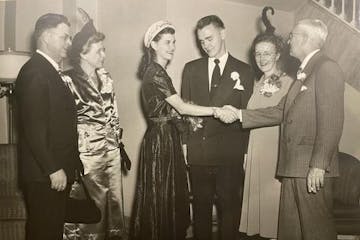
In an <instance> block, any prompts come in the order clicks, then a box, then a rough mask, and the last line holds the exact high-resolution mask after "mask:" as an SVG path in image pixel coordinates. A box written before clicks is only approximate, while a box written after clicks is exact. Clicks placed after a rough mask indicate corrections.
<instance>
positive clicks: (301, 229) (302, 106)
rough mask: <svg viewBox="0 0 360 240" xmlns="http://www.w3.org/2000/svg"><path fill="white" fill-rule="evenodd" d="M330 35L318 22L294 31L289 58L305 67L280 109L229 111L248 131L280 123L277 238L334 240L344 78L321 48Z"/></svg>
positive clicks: (306, 23) (308, 21)
mask: <svg viewBox="0 0 360 240" xmlns="http://www.w3.org/2000/svg"><path fill="white" fill-rule="evenodd" d="M327 34H328V31H327V27H326V25H325V24H324V23H323V22H322V21H320V20H313V19H305V20H302V21H300V22H298V24H297V25H296V26H295V27H294V29H293V30H292V32H291V33H290V37H289V44H290V54H291V55H292V56H294V57H296V58H298V59H299V60H300V61H302V63H301V65H300V68H299V71H298V74H297V81H295V82H294V84H293V85H292V87H291V88H290V90H289V92H288V94H287V96H285V97H284V98H283V99H282V100H281V101H280V103H279V104H278V105H277V106H275V107H269V108H263V109H256V110H235V109H234V108H233V107H229V108H231V109H233V110H234V111H236V112H237V113H238V118H239V119H240V120H241V121H242V122H243V126H244V127H247V128H250V127H251V128H253V127H260V126H268V125H275V124H279V123H281V138H280V158H279V163H278V169H277V175H278V176H280V177H282V186H281V202H280V213H279V231H278V239H279V240H287V239H294V240H312V239H318V240H336V231H335V226H334V222H333V218H332V199H333V197H332V182H333V179H334V177H337V176H338V174H339V170H338V154H337V153H338V144H339V141H340V137H341V134H342V128H343V121H344V77H343V74H342V71H341V69H340V67H339V65H338V64H337V63H336V62H335V61H333V60H331V59H330V58H328V57H327V56H326V55H325V54H324V53H323V51H322V50H321V49H322V47H323V45H324V43H325V40H326V37H327ZM220 118H222V117H221V116H220ZM225 122H228V121H226V120H225Z"/></svg>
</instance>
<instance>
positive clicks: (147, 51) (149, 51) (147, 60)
mask: <svg viewBox="0 0 360 240" xmlns="http://www.w3.org/2000/svg"><path fill="white" fill-rule="evenodd" d="M167 33H170V34H175V30H174V29H173V28H169V27H167V28H164V29H163V30H161V31H160V32H159V33H158V34H156V36H155V37H154V39H153V40H152V41H155V42H158V41H159V40H160V39H161V36H162V35H163V34H167ZM155 56H156V53H155V50H154V49H153V48H152V47H151V44H150V46H149V47H144V54H143V56H142V58H141V61H140V65H139V69H138V76H139V78H140V79H141V80H142V79H143V77H144V75H145V72H146V70H147V68H148V67H149V65H150V64H151V63H152V62H153V61H154V59H155Z"/></svg>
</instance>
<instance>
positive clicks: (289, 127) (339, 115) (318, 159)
mask: <svg viewBox="0 0 360 240" xmlns="http://www.w3.org/2000/svg"><path fill="white" fill-rule="evenodd" d="M304 72H305V74H306V76H307V77H306V78H305V80H304V81H300V80H297V81H295V82H294V84H293V85H292V87H291V88H290V90H289V92H288V94H287V96H285V97H284V98H283V99H282V100H281V101H280V103H279V105H277V106H275V107H270V108H264V109H257V110H243V111H242V114H243V126H244V127H247V128H250V127H258V126H265V125H272V124H278V123H280V122H281V137H280V158H279V163H278V169H277V174H278V175H279V176H285V177H306V176H307V173H308V171H309V168H310V167H316V168H321V169H325V170H326V174H325V176H327V177H333V176H337V175H338V158H337V152H338V144H339V141H340V137H341V134H342V128H343V121H344V77H343V74H342V71H341V69H340V67H339V66H338V64H337V63H336V62H334V61H333V60H331V59H329V58H328V57H327V56H325V55H323V54H322V53H321V52H318V53H316V54H315V55H314V56H313V57H312V58H311V59H310V61H309V62H308V64H307V65H306V66H305V69H304Z"/></svg>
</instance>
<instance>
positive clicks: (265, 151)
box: [239, 33, 293, 238]
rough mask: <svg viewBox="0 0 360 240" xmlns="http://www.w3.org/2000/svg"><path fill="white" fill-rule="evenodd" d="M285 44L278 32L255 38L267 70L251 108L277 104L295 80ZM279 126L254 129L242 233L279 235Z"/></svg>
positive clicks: (255, 49)
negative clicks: (285, 65)
mask: <svg viewBox="0 0 360 240" xmlns="http://www.w3.org/2000/svg"><path fill="white" fill-rule="evenodd" d="M283 50H284V44H283V42H282V40H281V39H280V38H279V37H277V36H275V35H274V34H266V33H265V34H260V35H258V36H257V37H256V38H255V40H254V41H253V54H254V57H255V61H256V64H257V67H258V68H259V69H260V70H261V71H262V72H263V75H262V76H261V78H260V79H259V80H258V81H256V82H255V84H254V91H253V95H252V96H251V98H250V100H249V103H248V109H256V108H263V107H269V106H274V105H277V104H278V102H279V101H280V99H281V98H282V97H283V96H284V95H285V94H286V93H287V92H288V89H289V87H290V85H291V84H292V82H293V80H292V78H290V77H289V76H288V75H287V74H286V73H285V72H284V71H283V69H282V64H281V61H280V59H281V55H282V54H283V52H284V51H283ZM278 142H279V127H278V126H271V127H263V128H257V129H252V130H251V132H250V138H249V146H248V152H247V159H246V163H245V183H244V197H243V206H242V212H241V223H240V228H239V230H240V232H245V233H247V235H255V234H259V235H260V236H262V237H265V238H276V236H277V223H278V211H279V203H280V187H281V183H280V181H279V180H278V179H277V178H276V176H275V173H276V165H277V160H278V145H279V143H278Z"/></svg>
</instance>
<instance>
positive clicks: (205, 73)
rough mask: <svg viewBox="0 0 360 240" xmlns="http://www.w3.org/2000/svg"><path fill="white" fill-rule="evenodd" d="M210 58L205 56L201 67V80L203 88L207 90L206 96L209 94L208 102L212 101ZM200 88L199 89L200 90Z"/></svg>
mask: <svg viewBox="0 0 360 240" xmlns="http://www.w3.org/2000/svg"><path fill="white" fill-rule="evenodd" d="M208 61H209V60H208V58H203V60H202V61H201V62H200V67H199V74H198V76H199V81H200V85H201V88H200V89H202V90H204V91H206V94H204V95H205V96H207V99H206V102H208V103H209V102H210V91H209V89H210V88H209V64H208ZM200 89H199V90H200Z"/></svg>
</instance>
